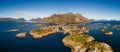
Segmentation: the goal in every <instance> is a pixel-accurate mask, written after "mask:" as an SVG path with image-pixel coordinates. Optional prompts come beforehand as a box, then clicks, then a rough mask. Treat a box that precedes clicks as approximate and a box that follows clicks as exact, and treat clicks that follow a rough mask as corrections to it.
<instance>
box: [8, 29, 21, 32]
mask: <svg viewBox="0 0 120 52" xmlns="http://www.w3.org/2000/svg"><path fill="white" fill-rule="evenodd" d="M18 31H19V30H18V29H11V30H7V31H6V32H18Z"/></svg>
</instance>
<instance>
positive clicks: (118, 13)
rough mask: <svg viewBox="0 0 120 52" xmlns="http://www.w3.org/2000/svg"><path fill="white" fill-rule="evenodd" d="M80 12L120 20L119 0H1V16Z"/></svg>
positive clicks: (24, 16)
mask: <svg viewBox="0 0 120 52" xmlns="http://www.w3.org/2000/svg"><path fill="white" fill-rule="evenodd" d="M68 12H73V13H80V14H82V15H83V16H85V17H87V18H89V19H96V20H100V19H107V20H111V19H114V20H120V1H119V0H0V16H5V17H12V18H20V17H22V18H25V19H31V18H37V17H41V18H44V17H48V16H50V15H52V14H55V13H56V14H62V13H68Z"/></svg>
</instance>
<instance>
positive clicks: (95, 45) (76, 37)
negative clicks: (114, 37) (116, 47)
mask: <svg viewBox="0 0 120 52" xmlns="http://www.w3.org/2000/svg"><path fill="white" fill-rule="evenodd" d="M69 28H70V27H66V28H64V30H65V31H67V30H69ZM66 29H67V30H66ZM75 29H76V30H75ZM67 32H68V33H69V34H70V35H68V36H66V37H64V38H63V40H62V41H63V43H64V45H65V46H68V47H70V48H71V50H72V51H71V52H113V50H112V48H111V47H110V46H109V45H108V44H106V43H103V42H97V41H94V38H93V37H92V36H89V35H87V34H84V33H85V32H87V33H88V28H86V27H84V28H77V27H73V28H70V30H69V31H67Z"/></svg>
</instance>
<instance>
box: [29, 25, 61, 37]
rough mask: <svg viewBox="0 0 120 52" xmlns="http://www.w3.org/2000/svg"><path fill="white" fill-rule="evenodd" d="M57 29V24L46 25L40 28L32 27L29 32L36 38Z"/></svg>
mask: <svg viewBox="0 0 120 52" xmlns="http://www.w3.org/2000/svg"><path fill="white" fill-rule="evenodd" d="M58 31H59V28H58V26H48V27H44V28H41V29H33V30H31V31H30V34H31V36H32V37H33V38H36V39H38V38H42V37H44V36H47V35H49V34H52V33H55V32H58Z"/></svg>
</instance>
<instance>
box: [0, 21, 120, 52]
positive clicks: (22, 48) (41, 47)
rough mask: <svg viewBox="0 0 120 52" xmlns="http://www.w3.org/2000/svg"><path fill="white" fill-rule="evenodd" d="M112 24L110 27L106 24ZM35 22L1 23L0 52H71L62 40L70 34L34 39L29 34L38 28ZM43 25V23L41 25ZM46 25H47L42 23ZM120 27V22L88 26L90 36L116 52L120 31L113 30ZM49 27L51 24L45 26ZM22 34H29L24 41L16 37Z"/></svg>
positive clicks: (119, 49) (119, 47)
mask: <svg viewBox="0 0 120 52" xmlns="http://www.w3.org/2000/svg"><path fill="white" fill-rule="evenodd" d="M108 23H109V24H111V26H110V27H108V26H107V25H106V24H108ZM36 24H38V23H34V22H14V21H0V52H71V49H70V48H69V47H66V46H64V44H63V43H62V39H63V38H64V37H65V36H67V35H68V34H63V33H62V32H57V33H54V34H52V35H49V36H46V37H43V38H41V39H33V38H32V37H31V36H30V34H29V32H30V30H31V29H35V28H42V27H37V26H36ZM40 24H41V23H40ZM42 24H45V23H42ZM118 24H119V25H120V21H106V22H93V23H91V24H87V25H90V26H92V28H90V30H89V31H90V32H89V33H88V34H89V35H91V36H93V37H94V38H95V40H96V41H100V42H105V43H107V44H109V45H110V46H111V47H112V48H113V50H114V52H120V30H116V29H115V28H113V26H114V25H118ZM45 25H46V26H49V24H45ZM99 27H105V30H109V31H112V32H113V35H112V36H107V35H104V34H103V33H102V32H100V31H98V30H97V29H98V28H99ZM11 29H19V31H18V32H6V30H11ZM20 32H27V37H26V38H23V39H19V38H16V37H15V35H16V34H18V33H20Z"/></svg>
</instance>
